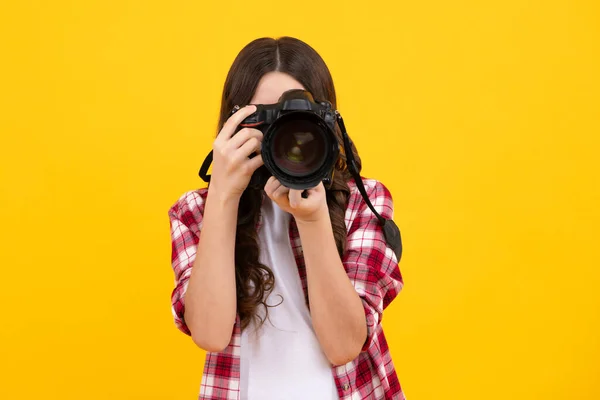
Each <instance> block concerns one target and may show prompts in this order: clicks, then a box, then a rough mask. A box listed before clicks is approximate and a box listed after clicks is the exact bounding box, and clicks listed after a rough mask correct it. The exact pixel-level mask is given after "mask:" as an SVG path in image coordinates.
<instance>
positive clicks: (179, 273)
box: [169, 178, 405, 400]
mask: <svg viewBox="0 0 600 400" xmlns="http://www.w3.org/2000/svg"><path fill="white" fill-rule="evenodd" d="M363 183H364V185H365V188H366V191H367V194H368V197H369V199H370V200H371V202H372V203H373V206H374V207H375V209H376V210H377V211H378V212H379V213H380V214H381V215H382V216H383V217H384V218H388V219H389V218H392V213H393V203H392V197H391V194H390V192H389V191H388V190H387V188H386V187H385V186H384V185H383V184H381V183H380V182H378V181H376V180H372V179H364V178H363ZM348 185H349V187H350V192H351V194H350V198H349V202H348V208H347V210H346V215H345V221H346V227H347V229H348V239H347V247H346V254H345V255H344V257H343V260H342V262H343V265H344V268H345V269H346V273H347V275H348V278H349V279H350V281H351V282H352V284H353V285H354V287H355V288H356V292H357V293H358V294H359V296H360V297H361V299H362V302H363V306H364V309H365V315H366V320H367V341H366V343H365V345H364V347H363V349H362V352H361V353H360V354H359V355H358V357H357V358H356V359H354V360H353V361H350V362H349V363H347V364H345V365H340V366H333V367H332V373H333V376H334V379H335V383H336V386H337V390H338V394H339V397H340V399H344V400H358V399H372V400H379V399H386V400H392V399H393V400H405V397H404V393H403V392H402V388H401V386H400V382H399V381H398V377H397V376H396V371H395V369H394V365H393V363H392V358H391V355H390V352H389V349H388V344H387V341H386V339H385V335H384V333H383V329H382V327H381V318H382V313H383V310H384V309H385V308H386V307H387V306H388V305H389V304H390V302H391V301H392V300H393V299H394V298H395V297H396V296H397V295H398V293H399V292H400V290H401V289H402V286H403V280H402V275H401V273H400V269H399V268H398V261H397V258H396V255H395V254H394V252H393V251H392V249H391V248H390V247H389V246H387V244H386V242H385V239H384V236H383V231H382V229H381V227H380V225H379V224H378V221H377V218H376V217H375V216H374V214H373V213H372V212H371V210H369V208H368V207H367V204H366V203H365V201H364V200H363V198H362V197H361V195H360V193H359V191H358V189H357V187H356V184H355V183H354V181H353V180H351V181H349V182H348ZM207 194H208V190H207V189H199V190H195V191H189V192H186V193H184V194H183V195H182V196H181V197H180V198H179V200H178V201H177V202H176V203H175V204H174V205H173V206H172V207H171V208H170V210H169V218H170V225H171V239H172V247H173V252H172V267H173V271H174V273H175V289H174V290H173V293H172V296H171V301H172V311H173V317H174V319H175V324H176V326H177V327H178V328H179V329H180V330H181V331H183V332H184V333H186V334H187V335H190V334H191V333H190V330H189V329H188V327H187V325H186V324H185V321H184V319H183V316H184V308H185V304H184V294H185V291H186V289H187V285H188V280H189V277H190V274H191V272H192V271H191V270H192V265H193V263H194V259H195V258H196V248H197V244H198V239H199V234H200V230H201V229H202V214H203V212H204V204H205V201H206V196H207ZM259 225H260V223H259ZM289 235H290V240H291V244H292V248H293V251H294V255H295V257H296V263H297V265H298V272H299V274H300V278H301V280H302V287H303V289H304V294H305V296H306V297H307V296H308V294H307V283H306V269H305V264H304V258H303V256H302V247H301V244H300V235H299V234H298V229H297V227H296V224H295V222H294V219H293V218H292V219H291V222H290V231H289ZM240 339H241V330H240V318H239V315H238V316H237V318H236V323H235V326H234V328H233V333H232V336H231V341H230V343H229V345H228V346H227V348H225V350H223V351H222V352H219V353H210V352H208V353H207V354H206V361H205V365H204V373H203V378H202V383H201V386H200V395H199V399H200V400H224V399H227V400H239V399H240Z"/></svg>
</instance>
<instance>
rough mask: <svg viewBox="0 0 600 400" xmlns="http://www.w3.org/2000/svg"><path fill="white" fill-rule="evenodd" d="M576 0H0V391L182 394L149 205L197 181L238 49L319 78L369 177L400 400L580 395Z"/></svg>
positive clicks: (586, 75) (590, 60) (587, 36)
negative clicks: (284, 50) (388, 251)
mask: <svg viewBox="0 0 600 400" xmlns="http://www.w3.org/2000/svg"><path fill="white" fill-rule="evenodd" d="M599 26H600V10H599V7H598V4H597V2H594V1H591V0H590V1H567V0H564V1H555V0H550V1H541V0H537V1H523V0H506V1H473V0H456V1H443V0H431V1H386V2H361V3H355V4H350V2H342V1H329V2H312V1H305V2H272V3H268V2H253V1H247V2H237V1H221V2H212V1H211V2H203V1H196V2H193V1H169V2H167V1H140V0H137V1H133V0H120V1H115V0H110V1H106V0H105V1H85V0H80V1H66V0H57V1H53V2H50V1H12V2H9V1H7V2H3V3H2V5H1V6H0V37H1V39H0V40H1V43H2V44H1V48H0V57H2V62H1V63H0V72H1V74H0V99H1V100H0V133H1V142H0V155H1V170H0V177H1V184H0V195H1V196H0V201H1V208H0V218H1V223H2V237H1V242H0V243H1V259H0V262H1V269H0V285H1V288H0V311H1V313H0V317H1V322H0V324H1V325H0V327H1V329H0V399H7V400H12V399H38V398H44V399H60V400H75V399H89V400H92V399H181V400H183V399H193V398H196V396H197V394H198V388H199V384H200V377H201V371H202V366H203V357H204V354H203V353H202V351H201V350H199V349H197V348H196V347H195V346H194V345H193V343H192V341H191V340H190V339H189V338H188V337H186V336H185V335H183V334H182V333H180V332H179V331H177V330H176V328H175V326H174V324H173V321H172V318H171V313H170V293H171V290H172V288H173V275H172V272H171V267H170V251H171V244H170V237H169V225H168V217H167V210H168V207H169V206H170V205H171V204H172V203H173V202H174V201H176V199H177V198H178V197H179V195H181V194H182V193H183V192H184V191H187V190H191V189H195V188H198V187H201V186H202V182H201V181H200V179H199V178H198V177H197V175H196V174H197V169H198V167H199V165H200V163H201V162H202V160H203V158H204V156H205V155H206V153H207V151H208V150H209V149H210V147H211V140H212V137H213V135H214V134H215V128H216V120H217V111H218V107H219V101H220V94H221V89H222V84H223V81H224V78H225V75H226V73H227V70H228V68H229V66H230V64H231V62H232V61H233V58H234V57H235V55H236V54H237V52H238V51H239V50H240V49H241V48H242V47H243V46H244V45H245V44H246V43H248V42H249V41H250V40H252V39H254V38H257V37H261V36H280V35H291V36H296V37H299V38H301V39H303V40H305V41H306V42H308V43H309V44H311V45H312V46H314V47H315V48H316V49H317V50H318V51H319V52H320V53H321V55H322V56H323V57H324V59H325V61H326V62H327V63H328V65H329V66H330V69H331V71H332V74H333V76H334V80H335V83H336V86H337V91H338V96H339V108H340V110H341V112H342V114H343V116H344V118H345V121H346V125H347V127H348V129H349V132H350V134H351V136H352V137H353V138H354V140H355V141H356V143H357V145H358V148H359V150H360V153H361V156H362V158H363V161H364V166H365V168H364V175H366V176H369V177H373V178H377V179H379V180H381V181H382V182H384V183H385V184H386V185H387V186H388V188H389V189H390V190H391V192H392V194H393V196H394V199H395V206H396V213H395V219H396V222H397V223H398V224H399V226H400V228H401V230H402V233H403V238H404V245H405V252H404V257H403V259H402V262H401V269H402V272H403V274H404V278H405V283H406V286H405V289H404V291H403V292H402V293H401V295H400V296H399V297H398V298H397V299H396V301H395V302H394V303H393V304H392V306H390V308H388V310H387V311H386V313H385V316H384V322H383V323H384V327H385V330H386V333H387V337H388V340H389V343H390V346H391V349H392V355H393V358H394V361H395V364H396V368H397V371H398V375H399V377H400V380H401V383H402V385H403V387H404V390H405V392H406V395H407V397H408V398H409V399H410V400H441V399H452V400H454V399H456V400H467V399H468V400H496V399H497V400H500V399H507V398H510V399H511V400H532V399H575V400H592V399H598V398H600V383H599V382H598V381H599V379H600V346H599V341H600V299H599V297H600V295H599V287H600V256H599V251H598V247H599V245H600V244H599V239H600V235H599V233H598V229H599V228H598V227H599V224H600V212H599V210H598V207H599V205H600V185H599V183H600V182H599V178H598V176H599V172H600V167H599V165H598V158H597V157H598V152H599V151H600V139H599V134H600V118H599V112H600V101H599V93H600V84H599V78H598V74H599V72H600V62H599V54H600V45H599V39H600V30H599V29H600V28H599Z"/></svg>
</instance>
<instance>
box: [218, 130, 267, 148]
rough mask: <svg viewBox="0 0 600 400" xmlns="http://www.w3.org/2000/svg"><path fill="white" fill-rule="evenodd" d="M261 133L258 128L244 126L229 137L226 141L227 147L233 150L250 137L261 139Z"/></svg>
mask: <svg viewBox="0 0 600 400" xmlns="http://www.w3.org/2000/svg"><path fill="white" fill-rule="evenodd" d="M262 137H263V133H262V132H261V131H259V130H258V129H252V128H244V129H242V130H241V131H239V132H238V133H236V134H235V135H233V136H232V137H231V139H229V141H228V142H227V145H226V146H227V147H228V148H230V149H232V150H235V149H239V148H240V147H241V146H242V145H243V144H244V143H246V142H247V141H248V140H250V139H251V138H256V139H258V140H259V141H262Z"/></svg>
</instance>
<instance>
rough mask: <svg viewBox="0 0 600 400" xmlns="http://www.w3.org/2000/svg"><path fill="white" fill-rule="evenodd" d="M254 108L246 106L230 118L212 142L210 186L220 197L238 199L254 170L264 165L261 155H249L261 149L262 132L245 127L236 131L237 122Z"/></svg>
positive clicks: (254, 109)
mask: <svg viewBox="0 0 600 400" xmlns="http://www.w3.org/2000/svg"><path fill="white" fill-rule="evenodd" d="M255 111H256V107H255V106H246V107H244V108H242V109H241V110H239V111H238V112H236V113H235V114H233V115H232V116H231V117H229V119H228V120H227V122H225V124H224V125H223V128H222V129H221V131H220V132H219V134H218V135H217V138H216V139H215V141H214V143H213V170H212V174H211V178H210V185H209V188H210V190H211V191H212V192H217V193H219V195H220V196H225V197H227V198H231V197H233V198H236V199H239V198H240V197H241V195H242V193H243V192H244V190H245V189H246V187H247V186H248V183H249V182H250V178H251V177H252V174H253V173H254V171H256V170H257V169H258V168H259V167H260V166H261V165H263V160H262V156H261V155H260V154H257V155H256V156H255V157H253V158H249V156H250V155H251V154H252V153H254V152H260V144H261V142H262V137H263V134H262V132H261V131H259V130H258V129H252V128H243V129H241V130H240V131H239V132H237V133H235V131H236V129H237V127H238V125H239V124H240V123H241V122H242V121H243V120H244V119H245V118H246V117H248V116H250V115H251V114H252V113H253V112H255ZM234 133H235V135H234Z"/></svg>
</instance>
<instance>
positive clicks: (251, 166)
mask: <svg viewBox="0 0 600 400" xmlns="http://www.w3.org/2000/svg"><path fill="white" fill-rule="evenodd" d="M264 164H265V163H264V161H263V159H262V155H260V154H259V155H257V156H256V157H252V158H251V159H249V160H248V161H246V165H247V166H248V167H247V168H248V171H250V172H251V173H254V171H256V170H257V169H259V168H260V167H261V166H263V165H264Z"/></svg>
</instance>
